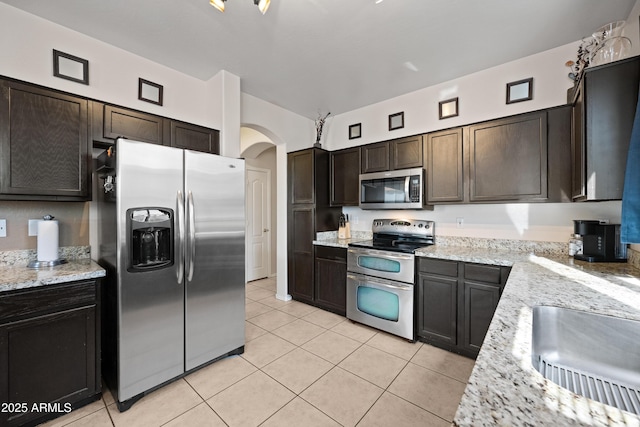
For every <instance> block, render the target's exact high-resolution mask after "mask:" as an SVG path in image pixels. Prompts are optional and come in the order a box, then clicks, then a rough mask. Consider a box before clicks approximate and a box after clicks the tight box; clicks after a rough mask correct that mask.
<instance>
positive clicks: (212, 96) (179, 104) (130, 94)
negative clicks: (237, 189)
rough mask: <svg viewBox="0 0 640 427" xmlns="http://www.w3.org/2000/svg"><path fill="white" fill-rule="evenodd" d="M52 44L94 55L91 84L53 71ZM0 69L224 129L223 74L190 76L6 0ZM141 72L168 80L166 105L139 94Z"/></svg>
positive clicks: (0, 25)
mask: <svg viewBox="0 0 640 427" xmlns="http://www.w3.org/2000/svg"><path fill="white" fill-rule="evenodd" d="M53 49H56V50H59V51H62V52H65V53H69V54H71V55H75V56H78V57H80V58H83V59H87V60H88V61H89V85H88V86H87V85H83V84H80V83H75V82H71V81H69V80H64V79H61V78H58V77H54V76H53V53H52V51H53ZM0 75H4V76H7V77H13V78H15V79H19V80H24V81H27V82H30V83H35V84H39V85H43V86H47V87H51V88H54V89H58V90H63V91H66V92H70V93H73V94H77V95H81V96H86V97H89V98H93V99H97V100H100V101H105V102H110V103H114V104H118V105H122V106H125V107H129V108H133V109H138V110H143V111H147V112H149V113H153V114H157V115H161V116H166V117H171V118H175V119H178V120H184V121H187V122H191V123H196V124H199V125H202V126H207V127H212V128H215V129H220V130H221V131H223V132H224V129H223V128H222V114H221V112H222V108H221V107H219V106H217V105H215V104H220V99H221V98H222V87H223V86H222V84H221V81H220V77H218V76H215V77H214V78H212V79H211V80H212V82H211V83H207V82H204V81H202V80H198V79H196V78H193V77H189V76H187V75H185V74H182V73H180V72H178V71H175V70H172V69H170V68H167V67H165V66H163V65H160V64H157V63H155V62H152V61H149V60H147V59H144V58H142V57H140V56H137V55H134V54H132V53H129V52H127V51H124V50H122V49H119V48H117V47H114V46H111V45H108V44H106V43H103V42H100V41H98V40H96V39H93V38H91V37H88V36H85V35H83V34H80V33H78V32H75V31H72V30H69V29H68V28H65V27H62V26H60V25H58V24H54V23H52V22H50V21H47V20H44V19H42V18H40V17H37V16H35V15H31V14H29V13H27V12H24V11H21V10H19V9H16V8H14V7H12V6H8V5H6V4H4V3H0ZM138 78H143V79H146V80H150V81H152V82H154V83H158V84H160V85H162V86H164V105H163V106H157V105H154V104H150V103H148V102H144V101H140V100H138ZM212 100H213V102H212ZM238 127H239V125H238Z"/></svg>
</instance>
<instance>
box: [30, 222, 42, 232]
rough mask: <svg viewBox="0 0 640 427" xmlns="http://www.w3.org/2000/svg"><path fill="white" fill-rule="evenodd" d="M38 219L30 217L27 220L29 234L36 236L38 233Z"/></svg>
mask: <svg viewBox="0 0 640 427" xmlns="http://www.w3.org/2000/svg"><path fill="white" fill-rule="evenodd" d="M40 221H41V220H39V219H30V220H29V236H37V235H38V222H40Z"/></svg>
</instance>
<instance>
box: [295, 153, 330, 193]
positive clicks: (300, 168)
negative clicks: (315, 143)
mask: <svg viewBox="0 0 640 427" xmlns="http://www.w3.org/2000/svg"><path fill="white" fill-rule="evenodd" d="M288 157H289V158H288V166H289V173H288V179H289V203H290V204H292V205H299V204H310V203H315V201H316V197H315V196H316V192H315V184H316V173H315V171H316V168H315V166H316V162H315V157H316V156H315V153H314V151H313V150H302V151H297V152H294V153H290V154H289V156H288ZM327 172H328V171H327ZM319 178H322V176H320V177H319ZM325 178H328V177H326V176H325ZM327 182H328V179H327Z"/></svg>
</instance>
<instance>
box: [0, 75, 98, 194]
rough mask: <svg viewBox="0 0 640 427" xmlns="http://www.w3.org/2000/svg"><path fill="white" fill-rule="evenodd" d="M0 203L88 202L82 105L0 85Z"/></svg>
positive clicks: (74, 100)
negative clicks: (31, 201)
mask: <svg viewBox="0 0 640 427" xmlns="http://www.w3.org/2000/svg"><path fill="white" fill-rule="evenodd" d="M0 93H1V98H0V171H1V172H0V198H2V199H13V200H20V199H29V200H52V199H57V200H89V199H91V190H90V186H89V175H90V171H89V165H90V161H91V159H90V156H89V139H88V135H87V132H88V113H87V110H88V109H87V100H86V99H82V98H79V97H75V96H71V95H67V94H63V93H60V92H56V91H52V90H46V89H41V88H38V87H35V86H30V85H26V84H21V83H17V82H12V81H6V80H0Z"/></svg>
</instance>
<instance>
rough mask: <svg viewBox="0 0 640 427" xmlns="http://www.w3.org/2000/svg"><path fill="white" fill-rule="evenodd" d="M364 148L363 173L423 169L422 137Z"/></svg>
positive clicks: (401, 139) (411, 137)
mask: <svg viewBox="0 0 640 427" xmlns="http://www.w3.org/2000/svg"><path fill="white" fill-rule="evenodd" d="M361 148H362V153H361V154H362V164H361V171H362V173H369V172H384V171H388V170H396V169H409V168H419V167H422V135H416V136H410V137H406V138H398V139H394V140H391V141H383V142H377V143H375V144H368V145H364V146H362V147H361Z"/></svg>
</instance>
